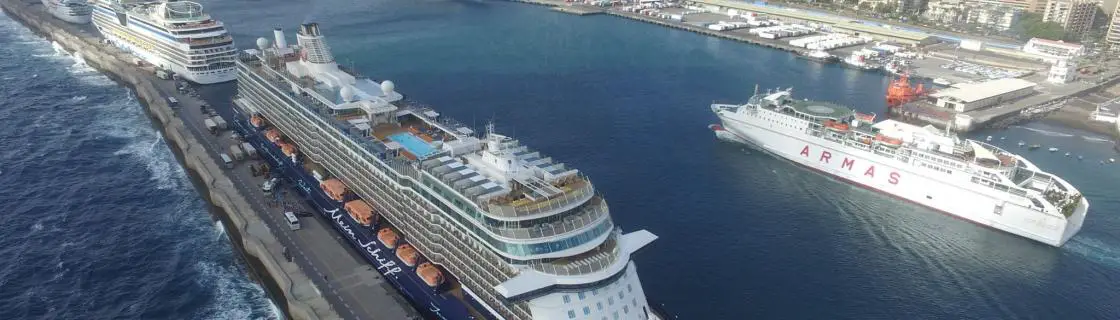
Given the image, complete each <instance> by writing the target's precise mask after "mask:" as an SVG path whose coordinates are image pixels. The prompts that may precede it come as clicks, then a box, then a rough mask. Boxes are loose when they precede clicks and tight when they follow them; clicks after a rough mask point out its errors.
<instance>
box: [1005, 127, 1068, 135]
mask: <svg viewBox="0 0 1120 320" xmlns="http://www.w3.org/2000/svg"><path fill="white" fill-rule="evenodd" d="M1011 127H1012V128H1019V129H1023V130H1027V131H1033V132H1036V133H1039V134H1042V135H1044V136H1050V137H1072V136H1074V135H1072V134H1069V133H1062V132H1056V131H1050V130H1042V129H1035V128H1031V127H1023V126H1011Z"/></svg>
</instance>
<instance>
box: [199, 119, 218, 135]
mask: <svg viewBox="0 0 1120 320" xmlns="http://www.w3.org/2000/svg"><path fill="white" fill-rule="evenodd" d="M202 124H205V125H206V130H210V134H215V133H218V124H217V123H214V120H213V119H206V120H202Z"/></svg>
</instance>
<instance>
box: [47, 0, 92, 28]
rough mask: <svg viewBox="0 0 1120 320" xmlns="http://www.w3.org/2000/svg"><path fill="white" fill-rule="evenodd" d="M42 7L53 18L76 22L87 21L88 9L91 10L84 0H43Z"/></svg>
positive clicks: (82, 22) (83, 22) (84, 22)
mask: <svg viewBox="0 0 1120 320" xmlns="http://www.w3.org/2000/svg"><path fill="white" fill-rule="evenodd" d="M43 7H45V8H47V12H50V13H51V15H54V17H55V18H59V19H61V20H62V21H66V22H69V23H77V24H86V23H89V17H90V11H91V10H93V9H92V8H91V7H90V5H89V2H86V0H43Z"/></svg>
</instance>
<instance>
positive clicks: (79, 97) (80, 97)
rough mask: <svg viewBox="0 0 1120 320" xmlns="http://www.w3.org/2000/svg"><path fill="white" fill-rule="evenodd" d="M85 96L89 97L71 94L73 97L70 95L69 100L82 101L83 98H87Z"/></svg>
mask: <svg viewBox="0 0 1120 320" xmlns="http://www.w3.org/2000/svg"><path fill="white" fill-rule="evenodd" d="M87 98H89V97H86V96H73V97H70V101H72V102H78V101H83V100H85V99H87Z"/></svg>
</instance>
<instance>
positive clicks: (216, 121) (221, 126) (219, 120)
mask: <svg viewBox="0 0 1120 320" xmlns="http://www.w3.org/2000/svg"><path fill="white" fill-rule="evenodd" d="M210 119H214V124H217V125H218V129H222V130H225V129H226V127H227V125H226V119H222V116H219V115H215V116H213V117H210Z"/></svg>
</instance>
